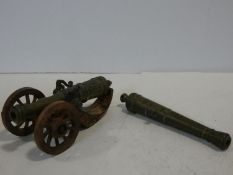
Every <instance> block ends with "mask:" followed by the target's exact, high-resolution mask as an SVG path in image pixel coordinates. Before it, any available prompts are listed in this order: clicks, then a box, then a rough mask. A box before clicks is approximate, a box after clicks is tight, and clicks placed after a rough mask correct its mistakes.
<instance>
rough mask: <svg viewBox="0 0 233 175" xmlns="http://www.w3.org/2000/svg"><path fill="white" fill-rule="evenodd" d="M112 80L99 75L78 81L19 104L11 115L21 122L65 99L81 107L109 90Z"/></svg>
mask: <svg viewBox="0 0 233 175" xmlns="http://www.w3.org/2000/svg"><path fill="white" fill-rule="evenodd" d="M110 85H111V81H109V80H106V79H105V78H104V77H102V76H99V77H96V78H92V79H90V80H88V81H86V82H83V83H78V84H76V85H74V86H72V87H68V88H65V89H63V90H60V91H58V92H57V93H55V94H54V95H52V96H50V97H46V98H41V99H39V100H38V101H36V102H34V103H31V104H24V105H17V106H15V107H13V108H12V109H11V111H10V116H11V118H12V120H13V121H14V122H15V123H20V122H23V121H25V120H26V119H33V118H34V117H36V116H38V114H39V113H40V112H41V111H42V110H43V109H44V108H45V107H46V106H48V105H49V104H51V103H53V102H55V101H59V100H65V101H68V102H71V103H74V105H76V106H79V107H81V105H82V103H84V102H86V101H87V100H90V99H94V98H97V97H101V96H104V95H105V94H107V93H108V92H109V89H110Z"/></svg>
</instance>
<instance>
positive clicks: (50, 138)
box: [47, 135, 52, 145]
mask: <svg viewBox="0 0 233 175" xmlns="http://www.w3.org/2000/svg"><path fill="white" fill-rule="evenodd" d="M51 140H52V136H51V135H48V139H47V144H48V145H50V143H51Z"/></svg>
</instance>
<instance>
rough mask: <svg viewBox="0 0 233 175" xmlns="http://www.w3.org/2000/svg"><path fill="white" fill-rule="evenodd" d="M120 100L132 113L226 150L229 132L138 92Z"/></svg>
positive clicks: (123, 96) (228, 143)
mask: <svg viewBox="0 0 233 175" xmlns="http://www.w3.org/2000/svg"><path fill="white" fill-rule="evenodd" d="M121 101H122V102H125V103H126V108H127V110H128V111H130V112H132V113H138V114H141V115H144V116H146V117H149V118H151V119H154V120H156V121H158V122H161V123H164V124H166V125H169V126H172V127H174V128H177V129H179V130H182V131H184V132H187V133H190V134H192V135H195V136H197V137H199V138H202V139H204V140H206V141H208V142H210V143H212V144H214V145H215V146H217V147H218V148H220V149H221V150H226V149H227V148H228V147H229V145H230V143H231V137H230V135H229V134H227V133H224V132H220V131H215V130H214V129H211V128H208V127H206V126H204V125H202V124H200V123H198V122H195V121H193V120H191V119H189V118H187V117H185V116H183V115H181V114H179V113H176V112H174V111H173V110H171V109H169V108H167V107H165V106H162V105H160V104H158V103H156V102H153V101H151V100H149V99H147V98H145V97H143V96H141V95H139V94H136V93H131V94H130V95H127V94H122V95H121Z"/></svg>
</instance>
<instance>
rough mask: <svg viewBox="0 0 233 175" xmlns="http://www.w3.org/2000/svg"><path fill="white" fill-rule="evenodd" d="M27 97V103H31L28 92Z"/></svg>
mask: <svg viewBox="0 0 233 175" xmlns="http://www.w3.org/2000/svg"><path fill="white" fill-rule="evenodd" d="M25 98H26V103H27V104H30V97H29V94H26V95H25Z"/></svg>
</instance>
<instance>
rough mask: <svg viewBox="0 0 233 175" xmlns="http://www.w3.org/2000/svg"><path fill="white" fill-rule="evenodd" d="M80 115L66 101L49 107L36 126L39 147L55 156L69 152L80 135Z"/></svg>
mask: <svg viewBox="0 0 233 175" xmlns="http://www.w3.org/2000/svg"><path fill="white" fill-rule="evenodd" d="M79 115H80V112H79V111H78V110H77V109H76V108H75V107H74V106H73V105H72V104H70V103H68V102H65V101H57V102H54V103H51V104H50V105H48V106H47V107H46V108H45V109H44V110H43V111H42V112H41V114H40V115H39V117H38V119H37V122H36V125H35V130H34V138H35V141H36V144H37V146H38V147H39V148H40V149H41V150H42V151H44V152H46V153H48V154H53V155H56V154H60V153H62V152H63V151H65V150H67V149H68V148H69V147H70V146H71V145H72V144H73V143H74V142H75V139H76V137H77V135H78V133H79V120H78V116H79Z"/></svg>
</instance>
